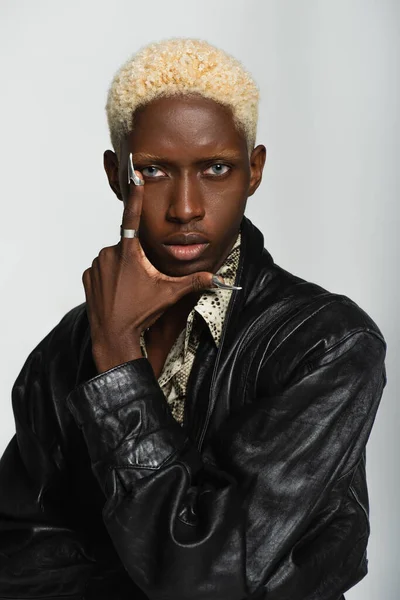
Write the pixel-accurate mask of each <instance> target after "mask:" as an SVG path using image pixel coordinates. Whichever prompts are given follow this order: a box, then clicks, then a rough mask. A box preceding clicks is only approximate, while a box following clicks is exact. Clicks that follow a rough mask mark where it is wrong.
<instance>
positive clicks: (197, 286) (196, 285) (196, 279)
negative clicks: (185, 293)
mask: <svg viewBox="0 0 400 600" xmlns="http://www.w3.org/2000/svg"><path fill="white" fill-rule="evenodd" d="M192 287H193V291H195V292H200V291H201V290H202V289H203V285H202V280H201V277H200V276H199V275H193V278H192Z"/></svg>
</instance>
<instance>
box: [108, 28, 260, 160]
mask: <svg viewBox="0 0 400 600" xmlns="http://www.w3.org/2000/svg"><path fill="white" fill-rule="evenodd" d="M190 93H198V94H200V95H202V96H204V97H206V98H210V99H212V100H215V101H216V102H218V103H220V104H222V105H225V106H228V107H229V108H230V109H231V111H232V115H233V119H234V122H235V124H236V126H237V127H238V129H240V130H241V131H242V132H243V133H244V135H245V137H246V140H247V146H248V150H249V153H250V152H251V150H252V149H253V148H254V145H255V139H256V131H257V120H258V101H259V91H258V88H257V85H256V84H255V82H254V80H253V79H252V77H251V76H250V74H249V73H248V72H247V71H246V70H245V69H244V67H243V65H242V64H241V63H240V62H239V61H238V60H237V59H235V58H234V57H233V56H231V55H230V54H227V53H226V52H224V51H223V50H220V49H218V48H216V47H215V46H212V45H211V44H209V43H208V42H206V41H204V40H197V39H191V38H172V39H168V40H163V41H161V42H158V43H153V44H149V45H148V46H145V47H143V48H141V49H140V50H139V51H138V52H137V53H135V54H134V55H133V56H132V57H131V58H130V59H129V60H128V61H127V62H126V63H125V64H123V65H122V67H121V68H120V69H119V70H118V71H117V73H116V74H115V76H114V78H113V81H112V83H111V86H110V89H109V91H108V97H107V104H106V112H107V120H108V126H109V130H110V138H111V143H112V145H113V147H114V150H115V152H116V153H117V155H119V149H120V143H121V140H122V139H123V138H124V137H125V136H126V135H127V134H128V133H129V132H130V131H132V129H133V128H134V123H133V117H134V112H135V110H136V109H137V108H138V107H140V106H143V105H145V104H148V103H149V102H151V101H152V100H154V99H155V98H158V97H160V96H172V95H174V94H190Z"/></svg>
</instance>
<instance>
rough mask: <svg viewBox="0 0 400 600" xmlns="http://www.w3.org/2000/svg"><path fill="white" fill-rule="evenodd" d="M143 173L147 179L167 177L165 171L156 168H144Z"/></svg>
mask: <svg viewBox="0 0 400 600" xmlns="http://www.w3.org/2000/svg"><path fill="white" fill-rule="evenodd" d="M141 171H142V174H143V175H144V176H145V177H151V178H153V179H154V178H156V177H163V176H164V175H165V173H164V171H162V170H161V169H159V168H158V167H154V166H150V167H144V168H143V169H141Z"/></svg>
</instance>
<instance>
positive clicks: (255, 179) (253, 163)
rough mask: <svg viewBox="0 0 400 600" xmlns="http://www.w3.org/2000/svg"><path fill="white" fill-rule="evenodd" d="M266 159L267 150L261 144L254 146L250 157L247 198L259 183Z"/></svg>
mask: <svg viewBox="0 0 400 600" xmlns="http://www.w3.org/2000/svg"><path fill="white" fill-rule="evenodd" d="M266 158H267V150H266V148H265V146H263V145H262V144H259V145H258V146H256V148H254V150H253V151H252V153H251V155H250V184H249V196H252V195H253V194H254V192H255V191H256V189H257V188H258V186H259V185H260V183H261V179H262V174H263V169H264V165H265V160H266Z"/></svg>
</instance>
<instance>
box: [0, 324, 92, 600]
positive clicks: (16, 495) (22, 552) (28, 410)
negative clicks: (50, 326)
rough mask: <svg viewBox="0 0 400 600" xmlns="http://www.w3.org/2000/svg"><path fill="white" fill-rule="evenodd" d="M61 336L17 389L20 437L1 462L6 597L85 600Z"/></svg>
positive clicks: (48, 342)
mask: <svg viewBox="0 0 400 600" xmlns="http://www.w3.org/2000/svg"><path fill="white" fill-rule="evenodd" d="M63 331H64V328H63V325H62V324H61V326H60V325H59V326H58V327H57V328H55V329H54V330H53V331H52V332H51V333H50V334H49V335H48V336H46V338H45V339H44V340H43V341H42V342H41V343H40V344H39V345H38V347H37V348H36V349H35V350H34V351H33V352H32V353H31V354H30V356H29V357H28V359H27V361H26V363H25V365H24V367H23V368H22V370H21V372H20V374H19V376H18V378H17V380H16V382H15V384H14V387H13V391H12V400H13V410H14V417H15V425H16V435H15V436H14V437H13V439H12V440H11V442H10V443H9V445H8V447H7V448H6V450H5V452H4V454H3V456H2V458H1V461H0V598H1V599H3V598H4V599H7V600H8V599H10V598H47V599H48V600H52V599H53V598H56V597H57V598H58V597H60V596H61V595H62V596H63V597H65V598H68V599H69V600H75V599H78V598H82V587H83V584H84V581H85V580H86V579H87V577H88V575H89V573H90V571H91V568H92V561H91V559H90V557H88V556H87V555H85V551H84V545H83V544H82V540H81V539H80V537H79V535H78V533H77V532H76V531H75V529H74V525H73V523H72V522H71V520H72V519H71V514H68V506H67V505H66V502H67V497H68V495H67V481H66V479H65V470H64V463H63V456H62V452H61V448H60V439H59V427H58V423H57V419H56V415H55V412H54V405H53V395H54V394H57V393H59V394H62V386H63V383H62V380H61V378H59V380H58V381H56V382H54V381H53V380H52V379H53V378H52V376H51V374H50V373H51V370H52V368H54V369H55V367H56V364H57V363H59V362H60V361H62V360H64V359H67V356H66V355H65V353H62V352H61V350H60V349H58V350H57V351H55V345H54V344H53V340H54V337H55V336H56V335H61V336H62V335H63V334H62V332H63ZM66 346H67V344H66V343H65V341H64V348H66ZM68 360H70V361H71V360H72V359H71V356H69V357H68ZM65 370H66V369H64V371H65Z"/></svg>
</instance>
